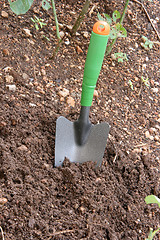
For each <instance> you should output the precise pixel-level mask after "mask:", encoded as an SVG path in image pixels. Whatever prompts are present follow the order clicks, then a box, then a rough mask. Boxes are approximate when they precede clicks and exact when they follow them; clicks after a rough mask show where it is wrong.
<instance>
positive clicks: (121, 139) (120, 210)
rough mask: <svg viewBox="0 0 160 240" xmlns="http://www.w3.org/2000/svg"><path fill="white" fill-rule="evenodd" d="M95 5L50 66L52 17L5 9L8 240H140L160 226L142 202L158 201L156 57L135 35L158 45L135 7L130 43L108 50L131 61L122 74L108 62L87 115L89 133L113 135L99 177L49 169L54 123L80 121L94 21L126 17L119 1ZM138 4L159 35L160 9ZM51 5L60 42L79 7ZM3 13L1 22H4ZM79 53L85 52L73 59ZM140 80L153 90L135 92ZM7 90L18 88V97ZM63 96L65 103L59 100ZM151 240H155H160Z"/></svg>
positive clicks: (1, 179) (2, 74) (1, 127)
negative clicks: (93, 127) (98, 127)
mask: <svg viewBox="0 0 160 240" xmlns="http://www.w3.org/2000/svg"><path fill="white" fill-rule="evenodd" d="M93 4H97V5H95V6H96V7H95V9H94V11H93V13H92V15H91V16H90V15H89V14H87V16H86V17H85V19H84V22H83V23H82V24H81V27H80V29H79V30H78V33H79V34H80V35H77V36H75V38H74V39H70V35H69V32H68V39H69V41H70V43H69V45H66V44H65V43H64V44H63V45H62V46H61V48H60V51H59V52H58V55H57V57H56V58H55V59H54V60H50V59H49V57H50V56H51V55H52V52H53V49H54V47H55V46H56V44H57V40H56V32H55V30H54V29H55V22H54V19H53V17H52V11H51V10H49V12H48V13H47V12H45V11H44V10H42V8H41V7H40V6H39V4H38V2H35V4H34V6H33V7H32V9H31V10H30V11H29V12H28V13H27V14H26V15H25V16H19V17H18V16H15V15H14V14H13V13H12V12H11V10H10V9H9V6H8V4H7V1H5V2H4V1H2V5H1V13H0V83H1V88H0V198H2V197H3V198H6V199H7V200H8V201H7V203H5V204H4V205H2V206H0V226H1V227H2V229H3V232H4V239H5V240H20V239H26V240H29V239H34V240H36V239H39V240H40V239H41V240H44V239H45V240H51V239H59V240H62V239H63V240H68V239H70V240H71V239H74V240H75V239H78V240H80V239H91V240H94V239H96V240H97V239H110V240H116V239H117V240H121V239H125V240H130V239H133V240H136V239H145V238H147V236H148V233H149V228H150V227H152V228H153V229H156V228H157V227H158V226H160V218H159V214H160V210H159V209H158V206H157V205H146V203H145V201H144V198H145V197H146V196H147V195H149V194H154V195H156V196H157V197H160V181H159V180H160V166H159V164H160V159H159V153H160V131H159V130H160V112H159V106H160V105H159V73H160V72H159V69H160V58H159V53H160V50H159V45H158V44H155V45H154V46H153V48H152V49H151V50H149V51H147V50H145V49H143V48H142V47H141V45H140V43H141V36H142V35H145V36H147V37H148V38H149V39H150V40H152V41H158V39H157V35H156V34H155V32H154V30H153V29H152V27H151V24H150V22H149V20H148V18H147V17H146V14H145V12H144V11H143V9H142V7H141V6H140V5H138V4H137V3H135V2H134V1H130V4H129V8H128V9H129V11H128V12H127V14H126V18H125V20H124V27H125V28H126V29H127V32H128V36H127V38H126V39H120V40H118V41H117V43H116V45H115V47H114V49H113V52H118V51H121V52H125V53H126V54H127V57H128V61H127V62H124V63H123V64H122V63H117V62H115V61H113V60H112V58H111V57H110V56H109V57H107V58H105V60H104V63H103V67H102V71H101V74H100V77H99V80H98V84H97V88H96V89H97V92H98V97H95V98H94V101H93V106H92V109H91V114H90V118H91V121H92V123H93V124H96V123H97V122H98V121H100V122H101V121H102V122H103V121H107V122H109V124H110V125H111V131H110V135H109V138H108V143H107V146H106V150H105V154H104V160H103V164H102V167H101V168H100V169H95V166H94V164H93V163H92V162H88V163H85V164H82V165H78V164H74V163H72V164H71V163H70V162H69V161H68V160H66V161H65V162H64V165H63V167H59V168H54V145H55V122H56V119H57V117H58V116H60V115H63V116H65V117H66V118H68V119H70V120H75V119H77V117H78V114H79V109H80V103H79V102H80V94H81V85H82V78H83V69H84V63H85V58H86V53H87V49H88V44H89V36H90V33H91V29H92V26H93V24H94V22H95V21H96V19H97V18H96V15H97V12H100V13H103V12H106V13H110V12H112V11H113V10H115V9H117V10H119V11H122V9H123V5H122V4H121V2H118V1H117V2H116V1H112V2H111V3H110V2H107V1H96V0H95V1H93ZM144 4H145V7H146V9H147V11H148V13H149V14H150V17H151V19H154V20H155V21H157V23H156V22H155V26H156V28H157V30H158V27H159V24H160V21H159V20H158V19H157V17H159V11H160V4H159V2H158V1H156V0H153V1H152V2H150V1H146V2H144ZM57 5H58V6H57V15H58V19H59V22H60V23H61V24H63V26H62V25H61V27H60V30H61V31H64V32H67V31H68V30H67V26H66V25H73V24H74V22H75V20H76V18H77V16H78V13H79V12H80V9H81V8H82V1H60V2H59V3H58V4H57ZM92 7H93V5H92V6H91V7H90V9H89V11H90V10H91V8H92ZM2 10H3V11H5V12H7V13H8V17H6V18H4V17H3V16H2ZM34 15H36V16H38V17H40V18H43V19H44V20H45V22H46V23H47V26H45V27H44V28H43V29H42V30H39V31H36V30H35V28H34V26H33V23H32V22H31V20H30V18H31V17H33V16H34ZM24 29H29V30H30V31H31V36H27V35H26V33H25V30H24ZM86 31H87V32H88V33H89V35H88V37H87V38H85V37H84V35H83V34H84V32H86ZM43 35H44V36H45V37H48V38H49V39H50V41H47V40H46V38H44V37H43ZM77 46H78V47H80V48H81V50H82V51H78V52H77ZM141 76H143V77H144V78H147V77H148V78H149V82H150V87H147V86H145V85H144V84H143V83H142V82H141ZM129 80H131V81H132V82H133V87H134V90H131V88H130V86H129V84H128V81H129ZM7 85H15V86H16V90H15V91H11V90H9V89H8V87H7ZM64 88H66V89H68V90H69V96H67V97H60V96H59V93H60V91H64ZM68 97H72V105H73V106H70V103H69V101H68V99H67V98H68ZM74 104H75V106H74ZM1 235H2V234H0V238H1V239H2V236H1ZM154 239H157V240H158V239H160V234H159V235H158V234H157V235H156V237H155V238H154Z"/></svg>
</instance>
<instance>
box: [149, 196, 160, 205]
mask: <svg viewBox="0 0 160 240" xmlns="http://www.w3.org/2000/svg"><path fill="white" fill-rule="evenodd" d="M145 202H146V203H147V204H151V203H156V204H158V207H159V208H160V199H159V198H158V197H156V196H155V195H148V196H147V197H146V198H145Z"/></svg>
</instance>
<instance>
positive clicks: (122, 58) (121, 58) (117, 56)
mask: <svg viewBox="0 0 160 240" xmlns="http://www.w3.org/2000/svg"><path fill="white" fill-rule="evenodd" d="M112 59H113V60H116V59H117V61H118V62H122V63H123V61H128V58H127V55H126V53H122V52H119V53H113V54H112Z"/></svg>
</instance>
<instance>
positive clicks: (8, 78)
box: [5, 75, 13, 83]
mask: <svg viewBox="0 0 160 240" xmlns="http://www.w3.org/2000/svg"><path fill="white" fill-rule="evenodd" d="M5 79H6V82H7V83H13V77H12V76H11V75H6V76H5Z"/></svg>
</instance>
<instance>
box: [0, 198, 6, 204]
mask: <svg viewBox="0 0 160 240" xmlns="http://www.w3.org/2000/svg"><path fill="white" fill-rule="evenodd" d="M7 202H8V200H7V198H3V197H2V198H0V205H4V204H5V203H7Z"/></svg>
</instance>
